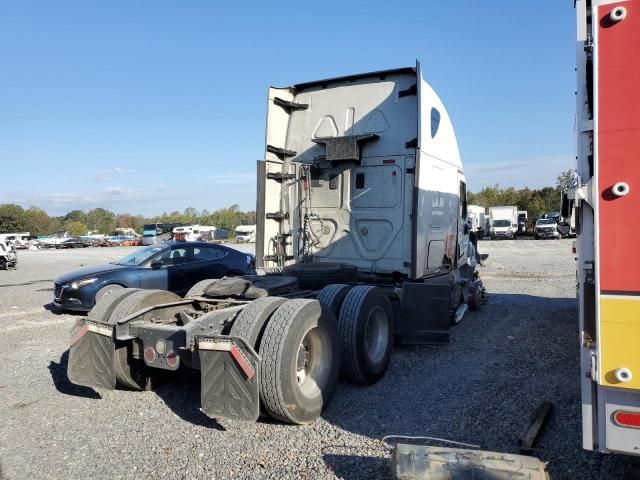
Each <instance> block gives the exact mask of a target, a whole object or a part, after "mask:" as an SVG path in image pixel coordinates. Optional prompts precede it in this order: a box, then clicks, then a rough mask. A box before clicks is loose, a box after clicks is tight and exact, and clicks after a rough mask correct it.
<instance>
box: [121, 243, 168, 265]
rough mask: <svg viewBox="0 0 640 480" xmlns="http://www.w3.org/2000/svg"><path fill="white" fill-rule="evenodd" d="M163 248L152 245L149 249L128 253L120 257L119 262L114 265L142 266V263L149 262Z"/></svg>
mask: <svg viewBox="0 0 640 480" xmlns="http://www.w3.org/2000/svg"><path fill="white" fill-rule="evenodd" d="M164 249H165V247H162V246H157V245H152V246H151V247H147V248H142V249H140V250H136V251H135V252H133V253H130V254H129V255H127V256H126V257H122V258H121V259H120V260H118V261H117V262H115V264H116V265H142V264H143V263H144V262H146V261H147V260H149V259H150V258H151V257H153V256H154V255H156V254H157V253H159V252H161V251H162V250H164Z"/></svg>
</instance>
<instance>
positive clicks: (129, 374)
mask: <svg viewBox="0 0 640 480" xmlns="http://www.w3.org/2000/svg"><path fill="white" fill-rule="evenodd" d="M178 300H181V298H180V297H179V296H178V295H176V294H175V293H172V292H167V291H165V290H140V289H137V288H123V289H120V290H117V291H114V292H113V293H111V294H110V295H109V296H107V297H104V298H103V299H101V300H99V301H98V302H97V303H96V306H95V307H93V309H91V311H90V312H89V314H88V317H89V318H90V319H94V320H98V321H102V322H105V323H108V324H110V325H115V324H116V323H118V322H119V321H121V320H123V319H124V318H126V317H128V316H129V315H131V314H133V313H136V312H138V311H140V310H142V309H144V308H147V307H151V306H153V305H159V304H162V303H169V302H175V301H178ZM133 348H134V344H133V342H132V341H125V342H121V341H117V340H116V345H115V373H116V381H117V382H118V384H119V385H120V386H122V387H126V388H130V389H132V390H147V389H150V388H152V387H153V384H154V380H155V379H156V378H158V376H159V373H160V372H153V373H154V374H152V371H151V370H150V369H148V368H147V367H146V365H145V364H144V360H142V359H141V358H134V357H133Z"/></svg>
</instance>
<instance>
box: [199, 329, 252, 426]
mask: <svg viewBox="0 0 640 480" xmlns="http://www.w3.org/2000/svg"><path fill="white" fill-rule="evenodd" d="M198 350H199V355H200V392H201V393H200V397H201V404H202V411H203V412H204V413H205V414H207V415H208V416H209V417H212V418H229V419H232V420H242V421H249V422H254V421H256V420H257V419H258V415H259V414H260V399H259V394H258V375H259V374H260V372H259V369H260V357H259V356H258V354H257V353H256V352H255V351H254V350H253V348H251V347H250V346H249V345H248V344H247V342H246V341H245V340H244V339H242V338H239V337H228V336H224V335H212V336H207V337H199V338H198Z"/></svg>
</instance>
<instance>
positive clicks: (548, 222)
mask: <svg viewBox="0 0 640 480" xmlns="http://www.w3.org/2000/svg"><path fill="white" fill-rule="evenodd" d="M555 223H556V221H555V220H554V219H553V218H541V219H540V220H538V221H537V223H536V225H554V224H555Z"/></svg>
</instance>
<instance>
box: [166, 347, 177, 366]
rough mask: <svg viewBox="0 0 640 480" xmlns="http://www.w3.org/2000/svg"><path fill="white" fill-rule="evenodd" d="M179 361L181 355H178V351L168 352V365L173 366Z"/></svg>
mask: <svg viewBox="0 0 640 480" xmlns="http://www.w3.org/2000/svg"><path fill="white" fill-rule="evenodd" d="M179 361H180V357H178V354H177V353H176V352H174V351H173V350H171V351H170V352H169V353H167V365H169V366H170V367H172V368H173V367H175V366H176V365H178V362H179Z"/></svg>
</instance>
